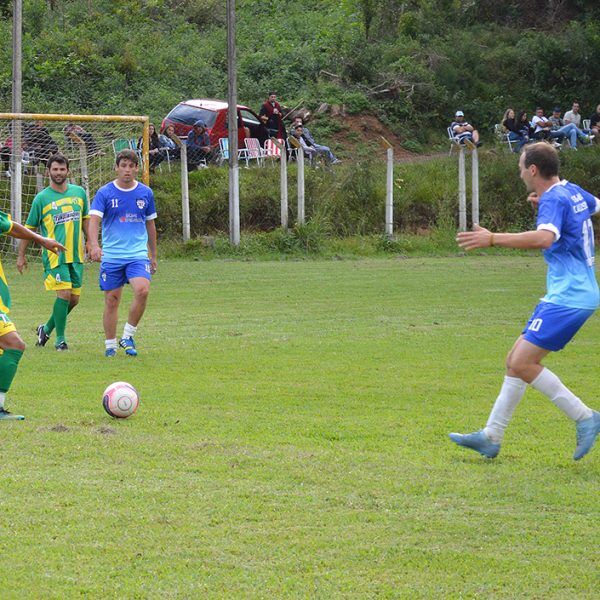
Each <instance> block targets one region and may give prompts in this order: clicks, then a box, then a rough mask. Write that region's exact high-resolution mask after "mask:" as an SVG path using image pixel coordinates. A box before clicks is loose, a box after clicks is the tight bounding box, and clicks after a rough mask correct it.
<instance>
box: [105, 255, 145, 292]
mask: <svg viewBox="0 0 600 600" xmlns="http://www.w3.org/2000/svg"><path fill="white" fill-rule="evenodd" d="M133 277H145V278H146V279H149V280H151V279H152V275H151V274H150V261H149V260H148V259H147V258H144V259H141V260H132V261H131V262H128V263H125V264H122V265H121V264H117V263H110V262H103V263H102V264H101V265H100V289H101V290H102V291H103V292H108V291H109V290H116V289H117V288H120V287H123V286H124V285H125V284H126V283H129V280H130V279H132V278H133Z"/></svg>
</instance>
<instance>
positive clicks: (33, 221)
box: [17, 154, 89, 351]
mask: <svg viewBox="0 0 600 600" xmlns="http://www.w3.org/2000/svg"><path fill="white" fill-rule="evenodd" d="M47 169H48V175H49V177H50V185H49V186H48V187H46V188H44V189H43V190H42V191H41V192H40V193H39V194H37V196H36V197H35V198H34V199H33V203H32V205H31V210H30V211H29V216H28V217H27V221H26V223H25V226H26V227H27V228H29V229H38V228H39V229H40V232H41V234H42V235H43V236H45V237H49V238H53V239H55V240H57V241H58V242H60V243H61V244H63V245H64V246H65V248H66V249H67V250H66V252H64V253H63V254H61V255H60V256H57V255H55V254H52V253H51V252H48V251H47V250H44V251H43V252H42V263H43V267H44V285H45V286H46V289H47V290H53V291H55V292H56V300H55V301H54V307H53V309H52V314H51V315H50V318H49V319H48V321H47V322H46V323H45V324H42V325H40V326H39V327H38V341H37V344H36V345H37V346H44V345H45V344H46V342H47V341H48V339H49V338H50V334H51V333H52V331H53V330H54V329H55V328H56V344H55V347H56V349H57V350H60V351H62V350H68V348H69V347H68V345H67V340H66V339H65V330H66V327H67V315H68V314H69V313H70V312H71V311H72V310H73V309H74V308H75V307H76V306H77V304H78V303H79V297H80V294H81V285H82V283H83V260H84V248H83V236H84V234H85V236H86V237H87V226H88V219H89V215H88V200H87V196H86V193H85V190H84V189H83V188H82V187H80V186H78V185H72V184H70V183H67V177H68V175H69V161H68V159H67V158H66V157H65V156H63V155H62V154H54V155H52V156H51V157H50V158H49V159H48V166H47ZM28 244H29V241H28V240H21V243H20V245H19V255H18V258H17V269H18V270H19V272H20V273H23V269H24V268H25V267H26V266H27V260H26V258H25V251H26V249H27V245H28Z"/></svg>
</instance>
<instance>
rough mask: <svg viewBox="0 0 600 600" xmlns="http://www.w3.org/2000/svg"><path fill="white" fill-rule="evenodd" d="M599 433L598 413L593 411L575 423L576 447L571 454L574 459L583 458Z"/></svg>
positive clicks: (599, 414)
mask: <svg viewBox="0 0 600 600" xmlns="http://www.w3.org/2000/svg"><path fill="white" fill-rule="evenodd" d="M599 433H600V413H599V412H596V411H593V414H592V416H591V417H590V418H589V419H584V420H583V421H579V422H578V423H577V448H575V454H573V459H574V460H579V459H580V458H583V457H584V456H585V455H586V454H587V453H588V452H589V451H590V450H591V449H592V447H593V445H594V442H595V441H596V437H597V436H598V434H599Z"/></svg>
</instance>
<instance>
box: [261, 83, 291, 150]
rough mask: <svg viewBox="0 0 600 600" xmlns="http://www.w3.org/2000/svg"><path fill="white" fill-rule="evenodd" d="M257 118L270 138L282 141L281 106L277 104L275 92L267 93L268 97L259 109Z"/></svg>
mask: <svg viewBox="0 0 600 600" xmlns="http://www.w3.org/2000/svg"><path fill="white" fill-rule="evenodd" d="M258 116H259V118H260V120H261V121H262V122H263V123H264V124H265V126H266V128H267V130H268V132H269V135H270V136H271V137H274V138H278V139H283V138H284V137H285V129H284V127H283V116H282V113H281V106H280V104H279V102H277V94H276V93H275V92H269V97H268V98H267V100H266V101H265V102H264V103H263V105H262V106H261V107H260V112H259V113H258Z"/></svg>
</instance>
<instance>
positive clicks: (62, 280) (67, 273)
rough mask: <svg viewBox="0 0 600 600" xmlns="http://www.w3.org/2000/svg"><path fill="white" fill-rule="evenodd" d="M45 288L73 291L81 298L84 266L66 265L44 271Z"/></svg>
mask: <svg viewBox="0 0 600 600" xmlns="http://www.w3.org/2000/svg"><path fill="white" fill-rule="evenodd" d="M44 276H45V279H44V286H45V288H46V289H47V290H49V291H53V290H71V294H75V295H77V296H79V295H80V294H81V285H82V283H83V264H82V263H66V264H64V265H59V266H58V267H55V268H54V269H47V270H45V271H44Z"/></svg>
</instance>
